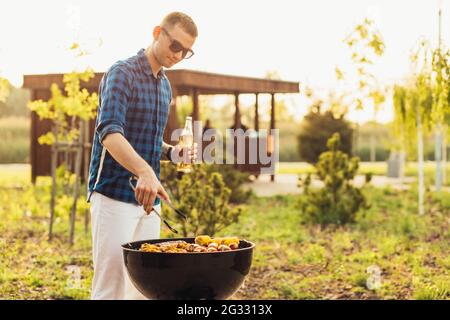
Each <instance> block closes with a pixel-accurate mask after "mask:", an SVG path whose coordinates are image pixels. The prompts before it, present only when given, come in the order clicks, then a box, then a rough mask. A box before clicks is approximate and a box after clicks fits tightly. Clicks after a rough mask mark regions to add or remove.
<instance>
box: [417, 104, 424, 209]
mask: <svg viewBox="0 0 450 320" xmlns="http://www.w3.org/2000/svg"><path fill="white" fill-rule="evenodd" d="M417 109H419V108H417ZM416 118H417V144H418V148H417V152H418V162H419V215H423V214H424V206H423V203H424V194H425V187H424V181H423V180H424V179H423V135H422V120H421V119H420V111H419V110H417V111H416Z"/></svg>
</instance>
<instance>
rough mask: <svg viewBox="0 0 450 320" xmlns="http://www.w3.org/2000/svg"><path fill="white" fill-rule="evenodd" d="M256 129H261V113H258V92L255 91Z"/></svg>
mask: <svg viewBox="0 0 450 320" xmlns="http://www.w3.org/2000/svg"><path fill="white" fill-rule="evenodd" d="M255 98H256V100H255V131H256V133H258V131H259V114H258V92H257V93H255Z"/></svg>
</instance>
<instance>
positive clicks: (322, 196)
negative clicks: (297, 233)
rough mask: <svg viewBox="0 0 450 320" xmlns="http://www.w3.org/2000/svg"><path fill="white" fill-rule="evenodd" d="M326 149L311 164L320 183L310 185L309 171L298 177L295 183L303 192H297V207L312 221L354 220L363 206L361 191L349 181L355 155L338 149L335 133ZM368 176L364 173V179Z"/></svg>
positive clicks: (335, 221)
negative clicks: (318, 185)
mask: <svg viewBox="0 0 450 320" xmlns="http://www.w3.org/2000/svg"><path fill="white" fill-rule="evenodd" d="M327 147H328V149H329V151H326V152H324V153H322V154H321V155H320V158H319V162H318V163H317V164H316V165H315V169H316V173H317V175H318V177H319V179H320V180H321V181H323V183H324V187H323V188H320V189H312V188H311V175H310V174H308V176H307V177H306V178H305V179H304V181H303V180H302V179H301V178H299V182H300V184H299V186H300V187H303V189H304V194H303V195H302V196H300V201H299V207H300V209H301V210H302V211H303V212H304V214H305V218H306V221H308V222H313V223H320V224H321V225H327V224H346V223H349V222H354V221H355V218H356V213H357V212H358V211H359V210H360V209H361V208H367V203H366V199H365V197H364V195H363V194H362V192H361V190H360V189H359V188H356V187H354V186H353V185H352V184H351V181H352V180H353V178H354V177H355V174H356V172H357V171H358V166H359V159H358V158H356V157H353V158H351V159H349V157H348V155H347V154H345V153H343V152H342V151H340V150H339V147H340V137H339V134H338V133H336V134H334V135H333V137H332V138H330V139H329V140H328V143H327ZM368 181H370V176H366V182H368Z"/></svg>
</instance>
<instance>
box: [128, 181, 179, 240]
mask: <svg viewBox="0 0 450 320" xmlns="http://www.w3.org/2000/svg"><path fill="white" fill-rule="evenodd" d="M133 180H136V181H137V177H135V176H131V177H130V180H129V184H130V187H131V189H133V191H136V187H135V186H134V185H133ZM156 196H157V197H158V198H159V199H160V200H161V201H162V202H164V203H165V204H166V205H167V206H168V207H170V208H171V209H172V210H174V211H175V212H176V213H177V214H178V215H179V216H180V217H182V218H183V219H184V220H187V217H186V215H185V214H184V213H183V212H181V210H180V209H177V208H175V207H174V206H173V204H172V203H170V202H169V201H166V200H165V199H163V198H161V197H160V196H158V195H156ZM152 209H153V210H152V212H155V213H156V215H157V216H158V217H159V218H160V219H161V221H162V222H164V224H165V225H166V226H167V228H169V230H170V231H172V232H174V233H178V231H177V230H176V229H174V228H172V227H171V226H170V224H169V223H168V222H167V221H166V220H165V219H163V218H162V217H161V215H160V214H159V212H158V211H156V210H155V208H152Z"/></svg>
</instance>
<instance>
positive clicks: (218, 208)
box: [161, 163, 241, 237]
mask: <svg viewBox="0 0 450 320" xmlns="http://www.w3.org/2000/svg"><path fill="white" fill-rule="evenodd" d="M161 168H162V171H161V177H162V178H161V181H162V183H163V185H164V186H165V189H166V190H167V191H168V192H169V193H170V195H171V196H172V199H171V200H172V202H173V203H174V204H175V205H176V206H177V207H178V208H179V209H180V210H181V211H183V212H184V213H185V214H186V215H187V216H188V220H187V221H183V220H180V219H179V218H177V216H176V215H175V213H173V212H172V210H171V209H169V208H167V210H165V214H167V215H168V216H169V217H170V219H171V220H172V221H179V225H180V226H181V229H180V230H181V231H182V232H183V236H185V237H187V236H196V235H200V234H207V235H210V236H214V235H215V234H216V233H217V232H219V231H220V230H222V229H223V228H225V227H226V226H228V225H230V224H232V223H234V222H237V221H238V218H239V215H240V214H241V208H239V207H234V206H232V205H231V204H230V197H231V189H230V188H228V187H227V186H226V185H225V182H224V179H223V177H222V175H221V174H220V173H219V172H211V171H210V170H211V169H210V168H208V167H207V166H206V165H196V166H194V169H193V170H192V172H191V173H189V174H184V175H183V176H182V177H181V178H178V177H177V172H176V168H175V166H174V165H171V164H169V163H166V164H163V165H162V166H161Z"/></svg>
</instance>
